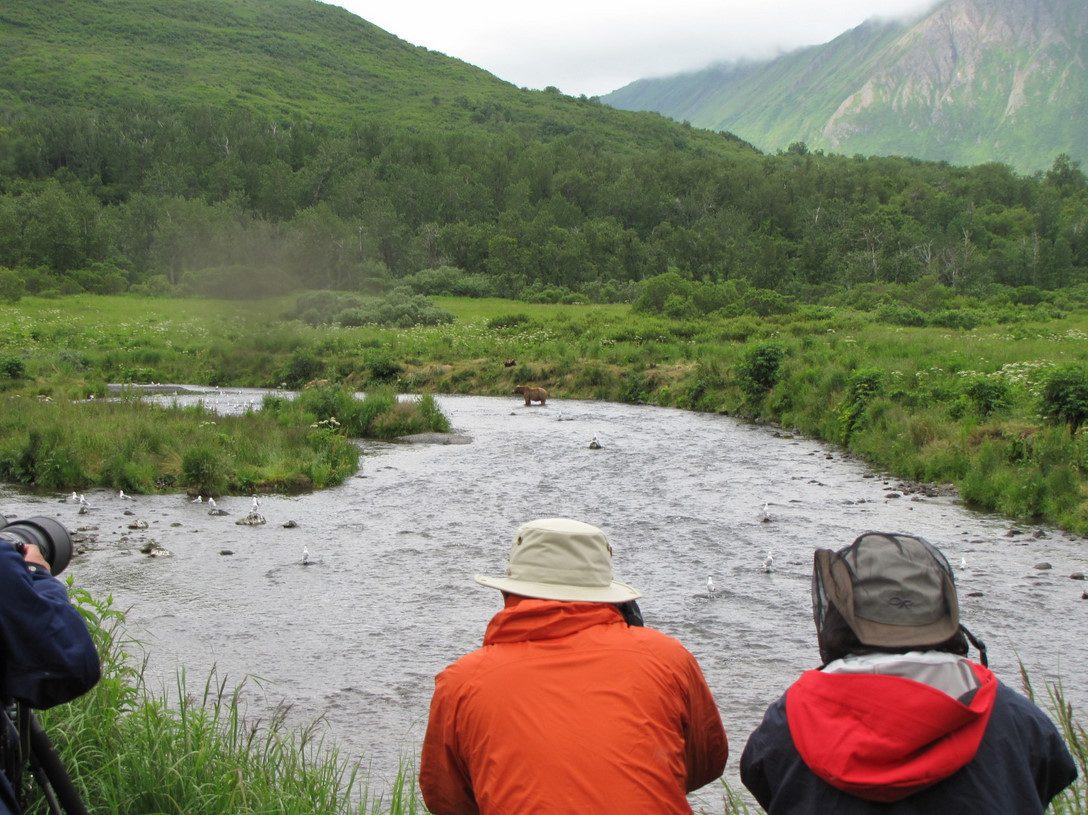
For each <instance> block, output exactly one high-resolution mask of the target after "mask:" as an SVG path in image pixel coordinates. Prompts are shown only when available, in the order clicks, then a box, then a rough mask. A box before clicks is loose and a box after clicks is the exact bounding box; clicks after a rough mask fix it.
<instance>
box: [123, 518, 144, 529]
mask: <svg viewBox="0 0 1088 815" xmlns="http://www.w3.org/2000/svg"><path fill="white" fill-rule="evenodd" d="M128 528H129V529H147V521H139V520H137V521H133V522H132V523H130V524H129V525H128Z"/></svg>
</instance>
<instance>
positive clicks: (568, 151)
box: [0, 0, 1088, 311]
mask: <svg viewBox="0 0 1088 815" xmlns="http://www.w3.org/2000/svg"><path fill="white" fill-rule="evenodd" d="M183 5H184V4H179V5H178V9H175V11H176V13H177V17H176V19H174V20H170V21H167V20H166V18H165V17H162V16H161V15H160V17H159V18H157V19H156V25H160V26H167V25H177V26H179V27H180V26H181V25H183V24H187V25H190V26H192V25H196V24H197V21H201V20H202V19H203V18H202V17H200V15H201V14H210V13H211V11H209V10H208V9H206V8H204V7H203V6H201V7H200V8H203V9H204V10H203V11H201V10H199V9H197V6H196V5H194V10H193V11H192V13H191V14H188V13H182V12H183V11H184V9H182V8H181V6H183ZM311 7H312V8H311ZM251 8H252V9H257V10H259V11H261V13H264V11H265V9H266V8H267V9H268V10H269V12H268V13H272V12H271V10H272V9H275V10H276V13H282V14H283V16H282V17H281V18H277V22H276V24H277V25H280V26H287V25H291V24H292V21H295V20H296V19H300V15H302V12H303V11H305V12H306V13H307V14H309V15H310V16H313V17H314V18H315V19H317V20H318V21H319V22H320V24H321V25H327V26H334V27H338V28H334V29H333V30H339V29H351V30H352V32H353V36H357V37H359V38H362V37H369V38H370V39H372V40H373V41H374V43H375V44H373V45H367V46H365V48H363V47H360V48H359V50H358V51H357V53H358V54H361V55H363V56H360V57H359V59H362V58H363V57H366V58H367V59H370V60H371V62H370V63H367V65H368V66H369V69H370V70H372V71H380V70H383V68H381V66H383V65H385V66H387V67H386V68H384V70H386V71H388V72H389V73H388V75H378V76H376V78H375V81H374V83H373V84H374V87H375V88H380V89H382V93H384V94H385V95H384V96H383V97H381V98H378V96H377V95H376V94H377V91H375V92H374V93H371V94H370V96H369V97H360V102H361V103H362V104H360V106H359V107H357V108H356V107H353V106H351V105H346V104H339V103H335V102H329V101H327V100H324V101H322V104H323V105H324V106H325V107H321V108H316V107H315V108H314V110H313V111H312V112H310V113H305V112H300V111H299V110H298V107H299V105H298V104H296V103H292V104H293V105H294V108H295V109H294V111H293V112H292V111H288V110H286V109H285V108H281V110H285V112H281V113H278V114H277V113H274V112H272V111H271V110H269V107H270V106H273V107H274V103H275V102H276V96H275V92H274V91H273V90H272V88H271V87H268V88H264V89H263V95H259V94H256V93H255V92H254V91H253V89H252V88H251V89H250V91H249V92H248V95H249V97H251V98H256V99H258V100H260V101H262V103H263V104H264V107H262V106H261V105H257V104H248V103H242V102H240V101H239V100H238V99H236V100H234V101H232V102H230V103H226V104H224V103H221V102H216V101H213V100H214V98H215V97H214V96H213V94H220V93H222V89H223V88H229V87H230V82H231V81H232V77H233V76H234V75H235V74H242V73H243V72H244V71H245V70H246V69H247V68H248V67H249V65H250V63H252V64H253V65H254V66H261V65H266V64H267V65H268V66H272V65H275V66H278V67H279V68H280V69H282V70H284V71H286V70H287V69H288V68H292V69H293V70H295V71H296V73H294V74H292V77H293V79H294V81H296V82H298V83H300V84H299V86H298V87H299V88H301V90H298V89H294V90H292V91H291V92H292V93H293V94H294V95H295V96H303V95H305V94H306V93H311V94H312V95H313V97H314V98H315V99H316V98H318V96H319V93H320V85H321V83H322V82H326V83H333V82H334V81H345V82H346V79H345V73H344V72H345V71H348V72H350V71H360V72H361V71H362V70H363V68H352V67H351V66H350V65H349V64H348V62H347V60H349V58H350V57H351V55H352V52H351V51H350V50H345V51H342V52H340V51H338V52H336V53H337V54H339V55H340V56H338V57H337V58H338V59H343V60H345V66H347V67H345V68H343V69H342V70H341V73H339V74H336V75H335V76H334V77H332V78H329V77H322V76H321V75H320V74H318V73H315V74H314V75H313V76H312V77H309V78H308V75H307V74H306V70H307V66H308V65H309V66H312V65H313V63H312V61H311V62H307V61H306V49H305V48H302V47H301V46H300V47H299V49H298V50H299V54H300V55H301V56H299V60H300V61H299V63H298V65H292V64H288V62H287V61H286V60H287V57H288V56H289V54H285V53H281V52H280V51H276V52H275V53H272V54H265V52H264V51H262V50H261V49H262V48H264V47H265V45H263V44H266V43H267V41H268V37H270V36H273V34H275V35H277V36H278V37H279V39H284V38H285V37H286V36H287V35H288V34H291V35H292V36H294V37H296V38H297V39H298V40H299V41H300V42H311V40H303V39H302V38H303V37H316V38H319V39H320V38H324V39H320V41H321V42H323V43H324V44H325V45H326V47H331V46H329V45H328V37H329V36H331V35H329V34H328V29H322V28H316V29H315V30H314V31H313V32H311V31H310V30H309V29H304V30H303V29H300V31H299V32H286V31H282V32H281V31H277V32H272V33H270V32H268V31H264V30H263V29H258V30H257V31H256V32H255V33H252V40H251V39H249V37H250V36H251V33H250V32H248V31H241V30H239V31H231V30H230V29H229V28H227V29H224V28H222V26H227V25H232V24H235V23H232V22H231V21H230V20H227V19H225V20H219V21H218V22H216V23H215V26H218V27H214V26H212V24H211V23H205V24H204V28H203V29H201V30H200V33H199V34H195V33H192V32H189V31H187V30H186V33H188V34H189V35H190V39H189V40H188V41H187V44H186V45H184V49H188V51H189V52H190V53H193V54H196V53H197V51H196V50H195V49H200V48H201V47H203V48H206V49H209V50H208V55H207V58H206V61H205V62H201V63H199V64H201V65H209V64H216V65H221V68H220V71H221V72H220V73H219V74H217V75H215V76H207V77H205V79H206V81H207V83H208V84H207V90H206V94H207V96H208V100H207V102H199V101H193V96H194V95H195V96H197V97H199V95H200V93H201V86H196V87H194V86H193V85H192V84H191V83H186V82H184V81H183V82H181V89H180V90H176V91H172V92H171V93H166V92H162V93H159V94H152V93H150V92H149V91H148V90H147V89H146V87H145V84H146V83H147V82H149V81H154V82H158V83H167V82H169V81H170V79H171V73H170V72H169V71H167V72H165V73H163V72H162V70H160V71H159V72H158V73H156V72H155V70H154V69H153V66H152V69H146V73H145V74H144V75H143V79H141V77H140V75H139V74H138V73H137V71H138V67H137V66H136V65H135V63H133V62H132V61H131V59H132V58H131V57H125V58H120V57H119V56H118V54H117V53H115V52H114V51H113V50H111V49H116V48H119V47H120V46H119V45H117V39H116V37H112V35H110V34H109V32H108V31H102V32H98V33H94V34H92V33H90V32H91V31H92V26H94V25H98V26H99V27H100V28H101V27H103V26H105V23H104V22H101V21H99V22H97V23H96V22H95V21H96V19H97V18H96V17H95V16H94V15H95V13H96V12H94V10H93V9H91V8H89V7H88V6H87V4H86V3H82V2H79V3H71V4H60V5H58V6H56V8H54V9H53V10H52V11H50V12H49V13H48V14H51V15H52V16H53V19H55V20H56V22H55V23H51V24H50V25H53V29H54V31H56V32H65V31H67V32H69V33H68V35H67V36H69V37H71V38H75V39H71V40H69V41H66V43H67V46H66V47H69V48H70V49H71V48H75V47H76V46H75V45H74V43H78V44H79V45H80V47H83V48H85V49H86V53H85V54H83V56H82V58H83V59H85V60H86V61H87V62H88V64H103V65H109V66H110V67H109V69H108V70H109V71H111V72H112V73H110V74H108V75H107V76H108V77H109V79H110V82H109V84H108V85H105V86H101V87H100V88H96V87H94V83H93V82H90V81H86V82H83V83H82V85H79V84H75V83H77V82H78V79H79V77H78V76H77V75H73V74H72V73H71V72H68V73H53V74H49V73H45V72H42V71H38V72H34V71H33V70H31V68H30V67H28V66H32V65H33V63H32V62H31V61H30V60H29V58H27V59H23V60H20V61H17V63H13V65H15V68H14V69H13V72H12V73H11V74H9V76H8V77H7V78H5V79H3V80H0V299H8V300H11V299H14V298H18V297H20V296H22V295H23V294H63V293H67V292H82V291H88V292H95V293H119V292H125V291H136V292H143V293H173V294H178V295H190V294H199V295H214V296H219V297H226V298H240V297H250V296H258V295H261V294H277V293H283V292H287V291H293V290H299V289H328V290H335V291H347V292H360V293H365V294H382V293H386V292H389V291H390V290H392V289H394V288H396V287H398V286H403V285H407V286H408V287H409V289H410V291H411V293H414V294H441V293H450V294H460V295H470V296H501V297H512V298H523V299H526V300H537V301H548V302H568V301H569V302H584V301H592V302H626V301H633V300H634V299H635V298H636V297H638V295H639V293H640V291H641V288H642V286H641V283H642V282H643V281H646V280H649V279H656V278H660V277H661V276H663V275H667V276H669V277H667V278H666V279H668V280H680V281H686V282H689V283H691V284H692V285H696V286H697V287H710V288H709V289H708V288H702V289H699V290H700V291H710V290H712V289H714V287H721V286H723V285H724V284H727V283H728V284H732V285H733V286H734V287H737V290H738V291H744V290H747V289H750V288H751V289H758V290H762V291H765V292H772V293H774V294H775V295H777V296H779V297H782V298H788V299H789V300H790V301H794V302H800V303H806V302H818V301H820V300H821V299H823V298H826V297H827V296H829V295H833V294H836V293H841V292H843V291H848V290H852V289H854V288H855V287H858V286H859V285H860V284H878V285H881V284H888V285H896V284H901V285H906V284H910V283H912V282H914V281H917V280H921V279H927V280H933V281H935V282H936V283H937V284H940V285H943V286H945V287H947V288H948V289H949V290H950V291H951V292H954V293H957V294H971V295H976V296H983V297H988V296H992V295H993V294H994V293H995V292H1000V291H1002V290H1003V289H1020V288H1023V287H1030V288H1032V289H1033V290H1037V291H1046V290H1054V289H1060V288H1066V287H1072V286H1078V285H1079V284H1084V283H1086V282H1088V180H1086V177H1085V174H1084V173H1083V172H1082V170H1081V168H1080V167H1079V166H1078V164H1077V162H1075V161H1073V160H1071V159H1070V158H1069V157H1068V156H1065V155H1062V156H1058V157H1056V159H1055V160H1054V161H1053V165H1052V167H1051V169H1050V170H1049V171H1047V172H1044V173H1037V174H1035V175H1031V176H1024V175H1020V174H1018V173H1016V172H1014V171H1013V170H1012V169H1011V168H1010V167H1008V166H1006V165H1001V164H984V165H979V166H975V167H956V166H951V165H948V164H943V163H933V162H923V161H919V160H914V159H910V158H880V157H861V156H857V157H849V156H836V155H828V154H824V153H820V152H813V151H810V150H809V149H808V148H807V147H806V146H805V145H804V144H801V143H797V144H794V145H792V146H791V147H790V148H789V149H788V150H786V151H783V152H781V153H779V154H776V155H762V154H760V153H758V152H757V151H756V150H754V149H753V148H751V146H750V145H747V144H745V143H744V142H742V141H740V140H738V139H737V138H736V137H734V136H732V135H730V134H727V133H721V134H710V133H707V132H706V131H699V130H696V129H694V128H691V127H689V126H685V125H681V124H676V123H673V122H669V121H668V120H666V119H664V118H662V117H659V116H656V115H655V114H638V113H627V112H622V111H616V110H613V109H611V108H608V107H607V106H605V105H602V104H601V103H600V102H599V101H598V100H596V99H587V98H585V97H581V98H578V99H575V98H572V97H564V96H562V94H560V93H559V92H558V91H556V90H555V89H548V90H546V91H527V90H518V89H515V88H513V87H511V86H507V85H505V84H504V83H499V82H497V81H496V80H495V79H494V77H488V76H481V75H482V72H480V71H478V69H473V68H471V66H464V65H463V64H461V63H456V61H454V60H449V59H447V58H444V57H441V58H440V55H436V54H433V53H432V52H426V51H425V49H419V51H420V52H421V53H419V54H416V53H415V52H412V51H411V50H410V49H408V47H407V46H406V45H405V44H404V43H400V41H396V40H394V38H391V37H389V36H388V35H385V34H384V32H380V30H378V29H374V28H373V27H368V24H366V23H364V22H363V21H360V20H358V19H357V18H354V17H345V20H347V24H345V20H342V19H341V18H340V17H339V16H337V14H341V15H343V14H345V13H344V12H342V10H335V11H334V10H332V9H331V8H330V7H326V6H321V5H320V4H316V3H313V4H305V5H303V4H299V3H297V2H292V1H291V0H277V2H275V3H270V4H268V5H267V6H262V5H260V4H257V5H254V4H252V3H249V2H248V0H233V2H232V3H230V4H226V5H222V6H216V9H218V12H217V13H221V14H224V15H226V14H228V12H231V11H234V10H237V12H238V13H239V14H241V13H242V12H243V11H245V10H246V9H251ZM110 11H111V12H112V13H113V14H115V15H127V16H117V17H116V18H115V19H114V20H113V21H112V22H110V25H114V24H118V25H119V24H122V23H124V24H130V25H135V26H139V25H146V21H145V20H144V19H143V16H142V15H145V14H149V13H150V12H149V11H148V10H147V7H146V6H144V5H142V4H132V3H128V2H125V3H117V4H115V5H114V6H111V7H110ZM20 13H21V14H24V15H27V22H26V23H25V24H24V25H23V26H22V27H14V26H13V27H11V28H10V29H9V31H8V32H7V33H6V34H5V36H10V37H12V38H13V39H12V40H11V43H12V47H13V48H15V47H25V48H27V51H26V53H28V54H33V53H40V54H43V55H45V56H42V57H41V59H43V60H44V59H47V58H48V55H49V54H54V53H55V48H52V50H51V46H50V44H49V42H44V43H43V42H41V41H40V40H38V39H35V38H33V37H30V35H28V34H26V33H25V32H28V31H34V30H36V29H35V26H38V27H44V26H45V25H46V24H45V23H43V22H41V20H42V19H45V18H42V17H41V15H42V14H45V12H40V13H39V12H36V11H34V10H33V7H27V8H26V9H22V10H21V11H20ZM32 14H38V15H39V16H38V17H32V16H29V15H32ZM66 15H71V17H72V19H68V17H67V16H66ZM46 17H48V15H46ZM325 18H329V19H328V21H326V19H325ZM217 19H218V18H217ZM238 19H239V20H244V19H246V18H243V17H239V18H238ZM351 21H354V23H351ZM237 24H238V25H241V24H242V23H241V22H238V23H237ZM356 24H357V28H358V30H357V31H355V29H354V28H353V25H356ZM299 25H300V26H301V25H302V23H299ZM314 25H315V26H317V25H318V23H317V22H315V23H314ZM107 27H108V26H107ZM141 30H142V29H141ZM179 30H182V29H180V28H179ZM57 36H59V34H57ZM178 36H179V37H180V36H181V35H180V34H179V35H178ZM17 37H30V39H26V40H21V39H14V38H17ZM201 37H202V38H204V41H203V42H202V41H201V40H200V39H199V38H201ZM164 38H165V39H164V40H163V41H164V42H168V43H172V40H171V39H170V38H169V37H166V35H165V34H164ZM223 38H227V41H229V42H230V43H233V44H234V45H232V46H231V47H236V48H238V49H239V50H238V52H237V53H229V52H224V51H222V50H221V47H220V46H216V48H220V50H214V51H213V50H211V45H209V43H216V42H218V41H219V40H222V39H223ZM285 41H286V40H285ZM312 41H317V40H312ZM356 42H357V43H358V42H362V40H356ZM28 43H29V45H28ZM391 43H396V44H397V47H396V48H394V47H393V45H392V44H391ZM157 47H159V48H162V47H163V46H161V44H160V45H158V46H157ZM170 47H173V45H171V46H170ZM179 47H180V46H179ZM284 47H285V46H284ZM33 48H36V49H38V51H37V52H35V51H33V50H32V49H33ZM247 48H248V49H250V50H248V51H247V50H244V49H247ZM345 48H347V46H345ZM184 49H183V50H184ZM394 51H396V52H397V53H398V54H400V56H398V57H397V58H398V59H403V60H406V61H407V62H409V63H411V65H413V66H414V67H409V68H405V67H403V66H402V65H400V64H399V63H398V64H396V65H394V64H393V63H392V62H388V60H391V59H393V57H392V56H389V57H384V56H383V55H385V54H392V53H393V52H394ZM164 53H165V52H164ZM171 53H173V52H171ZM290 53H292V54H293V53H294V52H290ZM179 54H180V52H178V53H173V57H172V58H174V59H179V60H180V59H182V57H183V56H184V55H183V54H182V55H181V56H179ZM265 56H267V57H268V59H269V60H270V61H269V62H268V63H261V62H260V59H262V58H263V57H265ZM213 57H214V61H213V59H212V58H213ZM73 58H74V57H73ZM126 59H127V60H128V61H125V60H126ZM164 59H165V57H164ZM329 59H330V60H331V59H333V58H332V57H329ZM383 59H385V60H387V62H383V61H382V60H383ZM417 63H418V64H417ZM164 64H166V65H171V64H173V63H164ZM178 64H181V65H183V64H185V63H184V62H179V63H178ZM375 66H378V67H375ZM268 70H270V71H271V68H269V69H268ZM427 77H433V80H432V85H433V87H434V95H433V96H423V94H422V93H421V92H420V91H419V90H418V89H419V88H421V87H426V86H427V82H426V81H425V80H426V78H427ZM141 82H143V83H145V84H141ZM306 82H309V84H308V85H307V84H305V83H306ZM65 83H67V84H65ZM84 85H85V86H87V87H86V88H84V87H83V86H84ZM164 87H165V86H164ZM247 87H248V86H247ZM294 87H295V86H292V88H294ZM345 87H350V86H349V85H345ZM407 88H412V89H415V90H413V91H412V93H411V94H410V96H406V97H405V98H406V100H407V101H406V107H405V109H404V111H403V112H401V113H400V114H399V115H397V114H390V113H388V112H384V113H382V114H380V115H379V114H377V113H374V112H375V111H378V110H382V111H387V108H388V106H389V104H390V101H389V100H390V97H391V96H392V97H395V96H396V94H397V92H398V89H407ZM456 88H460V89H461V90H462V91H463V92H457V91H456ZM239 93H241V91H239ZM243 95H244V94H243ZM315 104H316V103H315ZM334 113H335V115H333V114H334ZM428 117H429V118H428ZM713 299H714V298H710V301H712V300H713ZM764 299H766V296H765V297H764ZM697 300H698V298H694V297H693V302H694V303H695V306H696V308H697V310H702V311H706V310H708V309H710V306H711V305H712V303H711V302H710V301H706V298H704V301H706V302H703V303H702V304H701V305H700V303H698V302H696V301H697ZM661 306H662V307H663V306H664V300H662V302H661ZM674 306H675V301H674Z"/></svg>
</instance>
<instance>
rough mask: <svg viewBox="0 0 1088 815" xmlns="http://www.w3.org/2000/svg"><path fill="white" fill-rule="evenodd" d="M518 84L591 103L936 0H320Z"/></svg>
mask: <svg viewBox="0 0 1088 815" xmlns="http://www.w3.org/2000/svg"><path fill="white" fill-rule="evenodd" d="M330 1H331V2H334V3H335V4H336V5H339V6H343V7H344V8H346V9H348V10H349V11H351V12H353V13H354V14H357V15H358V16H360V17H362V18H363V19H364V20H368V21H369V22H371V23H373V24H374V25H376V26H378V27H379V28H382V29H384V30H386V31H388V32H389V33H390V34H395V35H396V36H398V37H400V38H401V39H402V40H406V41H408V42H410V43H412V44H413V45H422V46H425V47H426V48H429V49H430V50H432V51H440V52H442V53H444V54H446V55H448V56H451V57H456V58H457V59H460V60H463V61H464V62H469V63H471V64H473V65H477V66H479V67H481V68H483V69H484V70H486V71H490V72H491V73H493V74H495V75H496V76H498V77H499V78H501V79H505V80H506V81H508V82H512V83H514V84H515V85H517V86H519V87H527V88H534V89H537V90H539V89H542V88H545V87H547V86H549V85H554V86H555V87H557V88H559V90H561V91H562V92H563V93H566V94H570V95H572V96H578V95H579V94H585V95H586V96H599V95H603V94H606V93H608V92H609V91H614V90H616V89H617V88H621V87H623V86H624V85H626V84H628V83H629V82H633V81H634V80H636V79H645V78H649V77H659V76H669V75H671V74H676V73H681V72H684V71H691V70H698V69H700V68H705V67H707V66H708V65H711V64H713V63H715V62H723V61H731V60H736V59H740V58H745V57H755V58H764V57H771V56H774V55H775V54H776V53H778V52H779V51H782V50H790V49H793V48H796V47H798V46H801V45H815V44H819V43H825V42H828V41H830V40H832V39H834V38H835V37H837V36H838V35H839V34H842V33H843V32H844V31H847V30H849V29H851V28H854V27H855V26H857V25H860V24H861V23H863V22H864V21H865V20H867V19H869V18H870V17H895V16H902V15H905V14H912V13H915V12H920V11H924V10H926V9H928V8H930V7H932V6H935V5H936V3H937V2H938V0H823V1H822V2H814V1H813V0H672V2H660V0H658V2H642V3H639V2H638V0H635V2H631V1H630V0H627V1H626V2H620V0H580V2H579V1H578V0H550V1H549V2H539V0H462V1H461V2H453V0H330Z"/></svg>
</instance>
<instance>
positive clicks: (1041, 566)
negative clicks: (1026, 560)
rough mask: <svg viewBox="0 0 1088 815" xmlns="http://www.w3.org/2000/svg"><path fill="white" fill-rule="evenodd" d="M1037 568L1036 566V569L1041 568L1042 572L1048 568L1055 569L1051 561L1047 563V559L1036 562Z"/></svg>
mask: <svg viewBox="0 0 1088 815" xmlns="http://www.w3.org/2000/svg"><path fill="white" fill-rule="evenodd" d="M1035 568H1036V569H1038V570H1039V571H1041V572H1045V571H1046V570H1047V569H1053V568H1054V567H1053V566H1051V565H1050V564H1049V563H1047V562H1046V561H1045V560H1044V561H1042V562H1040V563H1036V564H1035Z"/></svg>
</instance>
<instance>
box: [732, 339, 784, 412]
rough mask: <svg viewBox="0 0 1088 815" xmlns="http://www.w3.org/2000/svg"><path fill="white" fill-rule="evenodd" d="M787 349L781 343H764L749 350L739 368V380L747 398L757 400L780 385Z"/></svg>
mask: <svg viewBox="0 0 1088 815" xmlns="http://www.w3.org/2000/svg"><path fill="white" fill-rule="evenodd" d="M785 358H786V348H785V346H784V345H782V343H780V342H764V343H760V344H759V345H757V346H755V347H754V348H751V349H749V350H748V351H747V352H746V353H745V354H744V357H743V359H742V360H741V362H740V364H739V365H738V366H737V379H738V382H739V384H740V389H741V390H742V391H743V392H744V394H745V396H747V397H748V398H750V399H756V398H758V397H760V396H762V395H763V394H765V393H766V392H767V391H769V390H771V388H773V387H774V386H775V385H776V384H778V378H779V375H780V371H781V367H782V361H783V360H784V359H785Z"/></svg>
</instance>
